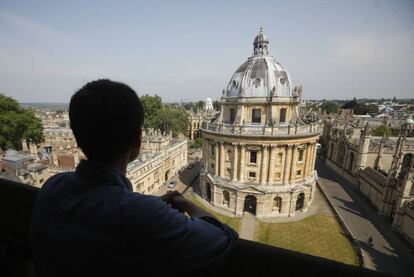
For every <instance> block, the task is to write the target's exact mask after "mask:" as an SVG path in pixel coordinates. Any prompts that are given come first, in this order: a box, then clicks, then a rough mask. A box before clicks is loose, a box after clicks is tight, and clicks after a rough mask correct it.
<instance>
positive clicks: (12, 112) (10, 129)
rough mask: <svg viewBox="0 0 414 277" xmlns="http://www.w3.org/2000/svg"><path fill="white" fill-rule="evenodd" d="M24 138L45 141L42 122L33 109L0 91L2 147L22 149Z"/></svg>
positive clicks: (0, 141)
mask: <svg viewBox="0 0 414 277" xmlns="http://www.w3.org/2000/svg"><path fill="white" fill-rule="evenodd" d="M23 139H25V140H27V141H30V142H33V143H36V144H38V143H41V142H43V141H44V136H43V127H42V122H41V120H40V119H39V118H37V117H36V116H35V114H34V112H33V110H32V109H28V108H23V107H21V106H20V104H19V103H18V102H17V101H16V100H14V99H13V98H11V97H8V96H5V95H4V94H1V93H0V147H1V148H2V149H9V148H14V149H17V150H21V146H22V140H23Z"/></svg>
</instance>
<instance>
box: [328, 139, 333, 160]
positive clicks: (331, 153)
mask: <svg viewBox="0 0 414 277" xmlns="http://www.w3.org/2000/svg"><path fill="white" fill-rule="evenodd" d="M333 153H334V144H333V142H332V143H331V147H330V148H329V157H330V158H333Z"/></svg>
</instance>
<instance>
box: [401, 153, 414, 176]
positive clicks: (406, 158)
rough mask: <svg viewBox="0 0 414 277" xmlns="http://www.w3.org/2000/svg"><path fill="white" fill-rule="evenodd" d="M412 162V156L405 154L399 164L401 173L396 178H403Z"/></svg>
mask: <svg viewBox="0 0 414 277" xmlns="http://www.w3.org/2000/svg"><path fill="white" fill-rule="evenodd" d="M412 160H413V154H405V155H404V157H403V160H402V163H401V171H400V175H399V176H398V177H399V178H400V179H402V178H404V177H405V176H406V175H407V173H408V171H409V170H410V165H411V163H412Z"/></svg>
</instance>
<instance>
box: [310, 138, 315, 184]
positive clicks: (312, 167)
mask: <svg viewBox="0 0 414 277" xmlns="http://www.w3.org/2000/svg"><path fill="white" fill-rule="evenodd" d="M315 162H316V142H314V143H313V144H312V156H311V162H310V164H311V168H310V170H311V174H312V176H313V173H314V169H315Z"/></svg>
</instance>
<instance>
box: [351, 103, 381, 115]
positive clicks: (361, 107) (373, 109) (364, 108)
mask: <svg viewBox="0 0 414 277" xmlns="http://www.w3.org/2000/svg"><path fill="white" fill-rule="evenodd" d="M375 113H378V106H377V105H374V104H369V105H366V104H364V103H357V104H356V106H355V107H354V114H359V115H365V114H375Z"/></svg>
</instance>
